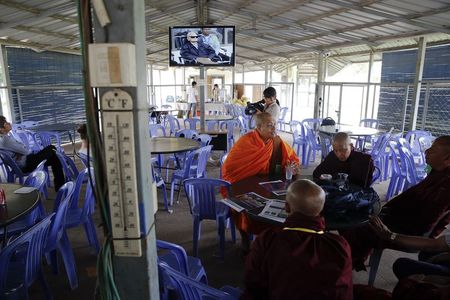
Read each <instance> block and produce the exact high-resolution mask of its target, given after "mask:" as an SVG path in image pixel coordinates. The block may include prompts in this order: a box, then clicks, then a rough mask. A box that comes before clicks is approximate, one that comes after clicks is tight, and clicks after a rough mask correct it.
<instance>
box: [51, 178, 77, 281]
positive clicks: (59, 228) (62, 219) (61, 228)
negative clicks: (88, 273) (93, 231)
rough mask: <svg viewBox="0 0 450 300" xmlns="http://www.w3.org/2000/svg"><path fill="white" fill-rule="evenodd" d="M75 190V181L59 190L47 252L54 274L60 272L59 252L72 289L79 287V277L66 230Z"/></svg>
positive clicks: (67, 183)
mask: <svg viewBox="0 0 450 300" xmlns="http://www.w3.org/2000/svg"><path fill="white" fill-rule="evenodd" d="M73 192H74V184H73V182H66V183H65V184H64V185H63V186H62V187H61V188H60V189H59V190H58V193H57V195H56V199H55V206H54V208H53V210H54V212H55V216H54V218H53V220H52V224H51V226H50V231H49V235H48V239H47V244H46V247H45V252H46V253H47V256H48V259H49V261H50V263H51V265H52V270H53V273H54V274H57V273H58V253H59V254H60V255H61V257H62V259H63V262H64V268H65V270H66V273H67V277H68V279H69V284H70V287H71V289H76V288H77V287H78V278H77V273H76V265H75V258H74V256H73V252H72V247H71V246H70V242H69V237H68V236H67V233H66V230H65V227H66V222H67V211H68V208H69V205H70V202H71V200H72V195H73Z"/></svg>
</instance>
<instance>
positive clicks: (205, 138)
mask: <svg viewBox="0 0 450 300" xmlns="http://www.w3.org/2000/svg"><path fill="white" fill-rule="evenodd" d="M193 139H195V140H197V141H199V142H200V143H201V144H202V147H205V146H208V145H209V143H211V140H212V137H211V136H210V135H209V134H206V133H203V134H199V135H198V136H196V137H194V138H193Z"/></svg>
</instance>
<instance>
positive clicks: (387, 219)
mask: <svg viewBox="0 0 450 300" xmlns="http://www.w3.org/2000/svg"><path fill="white" fill-rule="evenodd" d="M425 158H426V162H427V164H428V165H429V166H430V167H431V168H432V171H431V172H430V174H429V175H428V176H427V177H426V178H425V179H424V180H423V181H421V182H420V183H418V184H417V185H415V186H413V187H411V188H409V189H408V190H406V191H405V192H403V193H402V194H400V195H398V196H397V197H395V198H393V199H392V200H390V201H389V202H388V203H387V204H386V205H385V206H384V207H383V209H382V211H381V213H380V218H381V219H382V220H383V222H384V224H385V225H386V226H387V227H388V228H389V229H390V230H392V231H394V232H397V233H400V234H407V235H417V236H420V235H422V236H423V235H425V234H427V233H429V232H430V231H431V230H432V229H433V228H434V227H435V225H436V223H437V222H438V221H439V219H440V218H441V217H442V216H443V214H444V213H445V212H446V211H447V210H448V209H449V208H450V197H449V195H450V136H441V137H438V138H437V139H436V140H435V141H434V142H433V145H432V146H431V148H429V149H428V150H426V151H425ZM343 235H344V236H345V238H346V239H347V241H348V242H349V244H350V246H351V247H352V256H353V264H354V267H356V268H357V269H363V268H364V267H363V263H364V261H365V259H366V258H367V256H368V255H369V253H370V251H371V249H372V248H374V247H391V245H390V243H383V242H382V241H381V239H379V238H377V237H376V235H375V234H374V232H373V230H372V229H371V228H370V226H361V227H359V228H355V229H354V230H348V231H346V232H343Z"/></svg>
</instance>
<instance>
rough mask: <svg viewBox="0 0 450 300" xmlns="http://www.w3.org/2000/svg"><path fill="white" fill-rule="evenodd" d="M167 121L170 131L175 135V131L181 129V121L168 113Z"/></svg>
mask: <svg viewBox="0 0 450 300" xmlns="http://www.w3.org/2000/svg"><path fill="white" fill-rule="evenodd" d="M166 120H167V122H168V123H169V132H170V135H171V136H174V135H175V132H177V131H178V130H180V129H181V126H180V122H179V121H178V119H177V118H176V117H174V116H172V115H167V117H166Z"/></svg>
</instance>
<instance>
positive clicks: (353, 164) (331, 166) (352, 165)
mask: <svg viewBox="0 0 450 300" xmlns="http://www.w3.org/2000/svg"><path fill="white" fill-rule="evenodd" d="M373 170H374V165H373V160H372V157H371V156H370V155H369V154H366V153H362V152H358V151H355V150H352V152H351V153H350V156H349V157H348V158H347V160H346V161H340V160H339V159H338V158H337V156H336V154H335V153H334V152H333V151H331V152H330V153H329V154H328V155H327V157H325V159H324V160H323V162H321V163H320V165H318V166H317V167H316V168H315V169H314V172H313V177H314V178H315V179H319V177H320V175H322V174H331V175H333V177H334V178H336V176H337V173H347V174H348V181H349V182H350V183H353V184H356V185H358V186H362V187H369V186H370V185H371V184H372V176H373Z"/></svg>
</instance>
